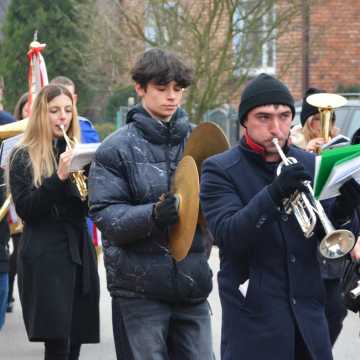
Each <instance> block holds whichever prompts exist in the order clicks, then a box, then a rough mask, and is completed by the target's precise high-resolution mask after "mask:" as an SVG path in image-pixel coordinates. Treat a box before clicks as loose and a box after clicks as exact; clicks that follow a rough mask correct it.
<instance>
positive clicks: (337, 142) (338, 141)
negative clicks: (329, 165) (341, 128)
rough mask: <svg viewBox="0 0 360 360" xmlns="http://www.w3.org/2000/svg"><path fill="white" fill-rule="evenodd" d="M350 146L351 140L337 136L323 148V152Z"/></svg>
mask: <svg viewBox="0 0 360 360" xmlns="http://www.w3.org/2000/svg"><path fill="white" fill-rule="evenodd" d="M349 144H350V139H349V138H348V137H346V136H344V135H341V134H339V135H337V136H335V137H334V138H332V139H331V140H330V141H329V142H327V143H326V144H324V145H323V146H322V147H321V150H326V149H332V148H335V147H339V146H346V145H349Z"/></svg>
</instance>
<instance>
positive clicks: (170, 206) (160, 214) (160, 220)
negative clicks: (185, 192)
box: [152, 193, 179, 229]
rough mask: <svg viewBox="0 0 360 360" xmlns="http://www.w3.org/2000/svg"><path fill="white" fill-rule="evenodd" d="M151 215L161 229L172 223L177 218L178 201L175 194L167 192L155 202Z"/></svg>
mask: <svg viewBox="0 0 360 360" xmlns="http://www.w3.org/2000/svg"><path fill="white" fill-rule="evenodd" d="M152 216H153V218H154V221H155V224H156V225H157V226H158V227H159V228H160V229H163V228H165V227H166V226H169V225H173V224H175V223H176V222H177V221H178V220H179V214H178V201H177V198H176V196H175V195H173V194H171V193H167V194H165V195H164V196H162V198H161V199H160V201H159V202H157V203H156V204H155V206H154V208H153V213H152Z"/></svg>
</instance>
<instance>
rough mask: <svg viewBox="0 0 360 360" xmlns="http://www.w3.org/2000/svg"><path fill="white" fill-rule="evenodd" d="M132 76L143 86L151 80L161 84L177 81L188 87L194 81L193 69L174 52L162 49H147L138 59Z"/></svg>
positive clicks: (178, 83)
mask: <svg viewBox="0 0 360 360" xmlns="http://www.w3.org/2000/svg"><path fill="white" fill-rule="evenodd" d="M131 76H132V79H133V80H134V81H135V82H136V83H138V84H140V85H141V87H142V88H146V85H147V84H148V83H149V82H150V81H153V82H155V83H156V84H159V85H166V84H168V83H169V82H171V81H175V82H176V83H177V85H179V86H181V87H183V88H186V87H188V86H189V85H190V84H191V83H192V81H193V71H192V69H191V68H190V67H189V66H187V65H186V64H185V63H184V62H183V61H182V60H181V59H180V58H179V57H178V56H177V55H175V54H174V53H171V52H169V51H165V50H161V49H151V50H148V51H145V52H144V53H143V54H142V55H141V56H140V58H139V59H138V60H137V61H136V63H135V65H134V67H133V69H132V70H131Z"/></svg>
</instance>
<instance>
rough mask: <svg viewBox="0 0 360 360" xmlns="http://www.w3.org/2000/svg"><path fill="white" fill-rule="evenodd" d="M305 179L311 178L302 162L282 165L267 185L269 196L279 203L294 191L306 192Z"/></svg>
mask: <svg viewBox="0 0 360 360" xmlns="http://www.w3.org/2000/svg"><path fill="white" fill-rule="evenodd" d="M306 180H311V175H310V174H309V172H308V171H306V170H305V168H304V166H303V165H302V164H300V163H295V164H291V165H287V166H283V167H282V169H281V173H280V175H279V176H277V177H276V178H275V179H274V181H273V182H272V183H271V184H270V185H269V186H268V190H269V192H270V196H271V198H272V199H273V201H274V202H275V203H276V204H277V205H281V203H282V201H283V200H284V199H286V198H288V197H289V196H290V195H292V194H293V193H294V192H295V191H297V190H298V191H300V192H307V190H308V189H307V187H306V186H305V185H304V181H306Z"/></svg>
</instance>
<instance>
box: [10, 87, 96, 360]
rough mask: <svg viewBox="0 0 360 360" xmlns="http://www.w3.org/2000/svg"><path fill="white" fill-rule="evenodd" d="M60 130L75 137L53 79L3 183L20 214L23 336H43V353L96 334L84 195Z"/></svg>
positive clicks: (55, 353) (68, 358) (64, 351)
mask: <svg viewBox="0 0 360 360" xmlns="http://www.w3.org/2000/svg"><path fill="white" fill-rule="evenodd" d="M61 126H63V128H64V130H62V129H61ZM63 131H65V133H66V134H67V135H68V137H69V138H70V139H78V138H79V137H80V126H79V122H78V120H77V114H76V106H75V103H74V100H73V97H72V95H71V93H70V92H69V90H68V89H66V88H65V87H63V86H61V85H47V86H45V87H43V88H42V89H41V90H40V92H39V94H38V95H37V97H36V99H35V102H34V105H33V108H32V113H31V116H30V118H29V123H28V125H27V128H26V130H25V132H24V135H23V137H22V139H21V141H20V143H19V145H17V146H16V148H15V150H14V151H13V152H12V154H11V155H10V161H9V174H8V183H9V190H10V192H11V195H12V198H13V201H14V204H15V208H16V212H17V214H18V215H19V216H20V218H21V219H22V220H23V222H24V229H23V235H22V240H21V242H20V248H19V256H18V285H19V294H20V300H21V306H22V311H23V318H24V323H25V328H26V331H27V335H28V338H29V340H30V341H41V342H44V345H45V360H55V359H56V360H75V359H78V358H79V354H80V347H81V344H84V343H96V342H99V278H98V273H97V264H96V255H95V250H94V247H93V245H92V243H91V241H90V237H89V234H88V231H87V227H86V219H85V216H86V214H87V201H86V200H85V201H82V199H81V198H80V195H79V192H78V188H77V186H76V185H75V184H74V182H73V181H71V178H70V177H71V173H70V171H69V166H70V163H71V159H72V156H73V151H72V150H71V149H68V148H67V143H66V141H65V139H64V132H63Z"/></svg>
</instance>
